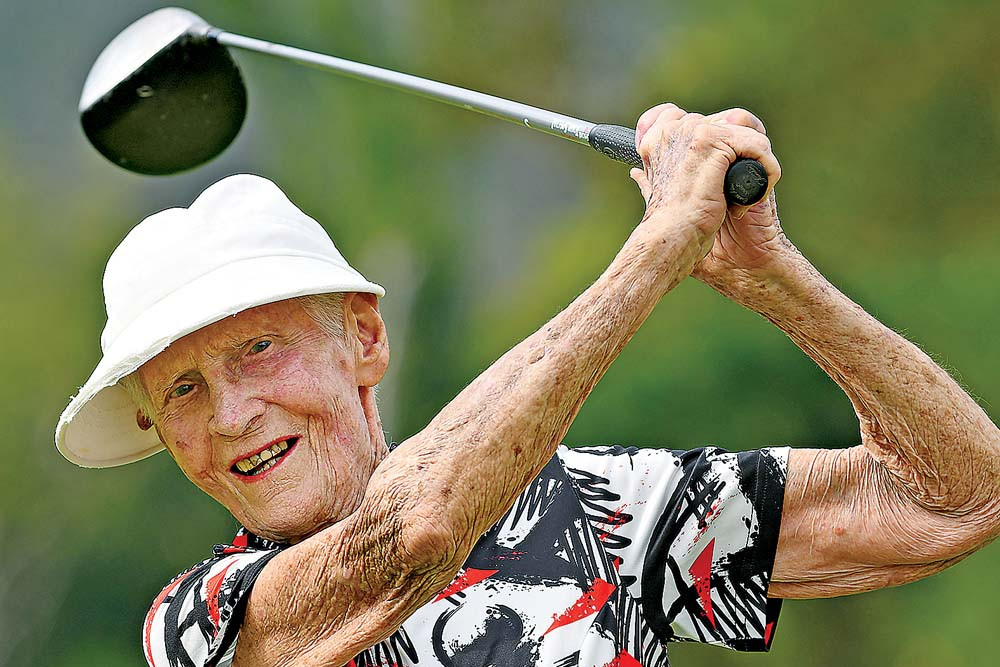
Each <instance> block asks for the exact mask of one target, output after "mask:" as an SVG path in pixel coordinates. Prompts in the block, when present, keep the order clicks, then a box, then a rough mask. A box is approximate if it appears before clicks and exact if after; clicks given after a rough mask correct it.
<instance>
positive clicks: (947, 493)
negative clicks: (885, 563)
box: [740, 253, 1000, 514]
mask: <svg viewBox="0 0 1000 667" xmlns="http://www.w3.org/2000/svg"><path fill="white" fill-rule="evenodd" d="M773 275H774V277H772V278H771V279H769V280H761V281H759V282H758V284H757V285H753V286H751V285H744V289H742V290H741V291H740V294H741V295H743V296H742V298H740V301H741V303H743V304H744V305H746V306H747V307H749V308H751V309H753V310H755V311H756V312H758V313H760V314H761V315H763V316H764V317H766V318H767V319H768V320H770V321H771V322H773V323H774V324H775V325H777V326H778V327H779V328H781V329H782V330H783V331H784V332H785V333H786V334H788V336H789V337H790V338H791V339H792V340H793V341H794V342H795V344H796V345H798V346H799V347H800V348H801V349H802V350H803V351H804V352H805V353H806V354H808V355H809V356H810V357H811V358H812V359H813V360H814V361H815V362H816V363H817V364H819V366H820V367H822V368H823V370H825V371H826V372H827V373H828V374H829V375H830V377H831V378H833V380H834V381H835V382H836V383H837V384H838V385H839V386H840V387H841V389H843V390H844V392H845V393H846V394H847V396H848V397H849V398H850V400H851V403H852V404H853V406H854V409H855V411H856V413H857V415H858V418H859V421H860V424H861V435H862V444H863V445H864V446H865V447H866V448H867V449H868V451H869V452H870V453H871V454H872V455H873V456H874V457H875V458H876V459H877V461H878V462H880V463H881V464H882V465H883V466H884V467H885V469H886V470H887V471H888V472H889V473H890V477H891V479H892V480H893V481H894V483H895V484H897V485H898V486H899V488H901V489H902V490H903V491H905V493H906V495H908V496H909V497H910V498H911V499H912V500H913V501H915V502H916V503H918V504H919V505H920V506H922V507H924V508H926V509H929V510H932V511H935V512H945V513H951V514H963V513H967V512H971V511H975V510H982V509H983V508H992V507H995V506H997V505H998V504H1000V430H998V429H997V427H996V426H995V425H994V424H993V422H992V421H991V420H990V418H989V417H988V416H987V415H986V413H985V412H984V411H983V410H982V409H981V408H980V407H979V406H978V405H977V404H976V402H975V401H974V400H973V399H972V398H971V397H970V396H969V395H968V394H967V393H966V392H965V391H963V390H962V388H961V387H959V385H958V384H957V383H956V382H955V381H954V380H953V379H952V378H951V377H949V375H948V374H947V373H946V372H945V371H944V370H943V369H942V368H940V367H939V366H938V365H937V364H935V363H934V362H933V361H932V360H931V359H930V358H929V357H928V356H927V355H926V354H924V353H923V352H921V351H920V350H919V349H918V348H917V347H916V346H915V345H913V344H912V343H910V342H908V341H906V340H905V339H904V338H903V337H902V336H900V335H898V334H897V333H895V332H893V331H892V330H890V329H888V328H887V327H885V326H883V325H882V324H881V323H879V322H878V321H877V320H876V319H875V318H873V317H872V316H871V315H869V314H868V313H866V312H865V311H864V310H863V309H862V308H861V307H860V306H858V305H857V304H855V303H853V302H852V301H851V300H850V299H848V298H847V297H846V296H844V295H843V294H841V293H840V292H839V291H838V290H837V289H836V288H834V287H833V285H831V284H830V283H829V282H828V281H827V280H826V279H825V278H823V277H822V275H820V274H819V272H818V271H816V270H815V268H813V267H812V266H811V265H810V264H809V263H808V262H807V261H806V260H805V259H804V258H803V257H802V256H801V255H798V254H797V253H788V254H787V255H786V261H785V262H784V263H783V264H782V268H781V270H780V271H777V272H775V273H774V274H773Z"/></svg>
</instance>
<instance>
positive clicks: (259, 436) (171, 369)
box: [139, 295, 388, 542]
mask: <svg viewBox="0 0 1000 667" xmlns="http://www.w3.org/2000/svg"><path fill="white" fill-rule="evenodd" d="M345 311H347V312H346V313H345V317H346V319H347V322H346V325H347V328H348V331H349V332H350V333H351V335H350V336H347V337H345V338H344V339H338V338H335V337H333V336H331V335H330V334H328V333H327V332H325V331H323V330H322V329H320V327H319V326H318V325H317V323H316V322H315V321H314V320H313V319H312V318H311V317H310V316H309V314H308V313H307V312H306V311H305V310H304V309H303V308H302V307H301V306H300V305H299V304H298V303H297V302H295V301H280V302H277V303H272V304H267V305H264V306H259V307H257V308H251V309H249V310H245V311H243V312H241V313H239V314H238V315H236V316H234V317H228V318H226V319H224V320H220V321H219V322H216V323H214V324H212V325H209V326H207V327H205V328H203V329H200V330H198V331H196V332H194V333H191V334H188V335H187V336H184V337H183V338H181V339H180V340H178V341H176V342H175V343H173V344H172V345H170V346H169V347H168V348H167V349H166V350H164V351H163V352H161V353H160V354H158V355H157V356H156V357H155V358H153V359H152V360H150V361H148V362H147V363H145V364H144V365H143V366H142V367H141V369H140V371H139V374H140V378H141V380H142V383H143V386H144V387H145V388H146V391H147V393H148V394H149V396H150V397H151V398H152V401H153V407H154V412H155V414H154V415H153V417H154V422H155V424H156V428H157V431H158V433H159V435H160V438H161V440H162V441H163V442H164V443H165V444H166V447H167V450H168V451H169V452H170V455H171V456H172V457H173V458H174V460H175V461H176V462H177V465H178V466H179V467H180V468H181V470H182V471H184V474H185V475H186V476H187V477H188V479H190V480H191V481H192V482H193V483H194V484H195V485H196V486H197V487H198V488H199V489H201V490H202V491H204V492H205V493H207V494H208V495H210V496H211V497H212V498H214V499H215V500H217V501H218V502H219V503H221V504H222V505H223V506H225V507H226V509H228V510H229V511H230V512H231V513H232V514H233V516H234V517H236V519H237V520H238V521H240V523H242V524H243V525H244V526H246V527H247V528H248V529H249V530H251V531H253V532H254V533H256V534H258V535H261V536H264V537H267V538H270V539H275V540H282V541H292V542H296V541H299V540H301V539H302V538H304V537H306V536H308V535H310V534H312V533H314V532H315V531H316V530H317V529H319V528H321V527H323V526H327V525H330V524H332V523H334V522H336V521H339V520H340V519H343V518H344V517H345V516H347V515H349V514H350V513H351V512H353V511H354V510H355V509H356V508H357V506H358V504H359V503H360V502H361V498H362V496H363V495H364V492H365V488H366V487H367V485H368V480H369V479H370V478H371V475H372V472H373V471H374V469H375V467H376V466H377V465H378V463H379V461H381V459H382V458H384V456H385V454H386V444H385V439H384V436H383V434H382V430H381V427H380V425H379V420H378V413H377V411H376V409H375V404H374V397H373V394H372V389H371V388H372V387H373V386H374V385H375V383H377V382H378V380H379V379H381V377H382V374H383V373H384V372H385V367H386V364H387V362H388V344H387V343H386V340H385V328H384V325H383V324H382V321H381V318H380V317H379V315H378V309H377V302H376V301H375V298H374V297H373V296H371V295H347V298H345ZM359 334H360V335H359ZM290 436H298V437H299V440H298V442H297V444H296V445H295V447H294V448H293V449H292V450H291V451H290V452H289V453H288V454H287V455H286V456H285V457H284V459H283V460H282V461H281V462H280V463H279V465H277V466H275V467H274V468H273V469H272V470H270V471H268V472H267V473H266V474H265V475H263V476H262V477H261V479H254V478H249V477H245V476H241V475H239V474H237V473H236V472H234V471H233V470H231V465H232V463H233V461H234V460H237V459H240V458H243V457H245V456H248V455H250V454H253V453H255V452H257V451H258V450H260V449H261V448H262V447H264V446H265V445H267V444H268V443H272V442H275V441H278V440H283V439H285V438H288V437H290Z"/></svg>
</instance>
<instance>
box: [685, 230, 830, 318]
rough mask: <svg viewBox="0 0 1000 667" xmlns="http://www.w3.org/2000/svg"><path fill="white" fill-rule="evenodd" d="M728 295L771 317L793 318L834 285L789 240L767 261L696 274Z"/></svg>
mask: <svg viewBox="0 0 1000 667" xmlns="http://www.w3.org/2000/svg"><path fill="white" fill-rule="evenodd" d="M697 277H698V279H699V280H701V281H702V282H705V283H706V284H708V285H709V286H710V287H712V288H713V289H715V290H716V291H718V292H719V293H721V294H722V295H723V296H725V297H726V298H728V299H730V300H732V301H735V302H736V303H738V304H740V305H742V306H744V307H746V308H749V309H750V310H753V311H754V312H757V313H759V314H761V315H763V316H765V317H767V318H768V319H770V320H772V321H774V320H780V319H783V318H793V317H795V316H797V314H801V312H800V311H801V310H802V309H804V308H807V307H808V306H809V305H810V304H815V303H816V301H817V299H820V298H821V297H823V296H824V295H828V294H829V292H830V291H831V290H832V291H835V288H833V286H832V285H831V284H830V283H829V281H827V279H826V278H824V277H823V275H822V274H821V273H820V272H819V271H817V270H816V268H815V267H814V266H813V265H812V264H811V263H810V262H809V260H807V259H806V258H805V257H804V256H803V255H802V254H801V253H800V252H799V251H798V250H797V249H796V248H795V247H794V246H792V245H791V244H790V243H789V244H787V247H785V248H783V249H782V250H781V251H779V252H776V253H774V254H773V255H772V256H771V258H770V259H769V261H768V262H767V263H766V264H762V265H760V266H757V267H755V268H753V269H732V270H730V271H727V272H726V274H725V275H724V276H718V275H703V274H697Z"/></svg>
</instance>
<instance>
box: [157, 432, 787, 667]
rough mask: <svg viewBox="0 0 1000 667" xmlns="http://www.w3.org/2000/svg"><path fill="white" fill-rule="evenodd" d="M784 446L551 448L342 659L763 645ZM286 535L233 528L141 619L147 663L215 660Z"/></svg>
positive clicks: (404, 662)
mask: <svg viewBox="0 0 1000 667" xmlns="http://www.w3.org/2000/svg"><path fill="white" fill-rule="evenodd" d="M787 459H788V449H787V448H778V449H763V450H757V451H751V452H739V453H729V452H726V451H723V450H721V449H718V448H714V447H706V448H703V449H694V450H689V451H669V450H657V449H636V448H623V447H617V446H613V447H584V448H576V449H567V448H565V447H560V448H559V450H558V452H557V454H556V455H555V456H554V457H553V458H552V459H551V460H550V461H549V463H548V464H547V465H546V466H545V468H544V469H543V470H542V472H541V473H540V474H539V475H538V477H537V478H535V480H534V481H532V482H531V484H529V485H528V487H527V488H526V489H525V490H524V492H523V493H522V494H521V495H520V496H519V497H518V499H517V500H516V501H515V503H514V505H513V507H511V509H510V510H509V511H508V512H507V514H506V515H505V516H504V517H503V519H501V520H500V521H499V522H498V523H497V524H496V525H494V526H493V527H492V528H491V529H490V530H489V531H488V532H487V533H486V534H485V535H483V537H482V538H481V539H480V540H479V541H478V542H477V544H476V545H475V547H474V548H473V550H472V553H471V554H470V555H469V558H468V559H467V560H466V562H465V563H464V566H463V567H462V569H461V570H460V571H459V572H458V575H457V576H456V577H455V579H454V581H452V583H451V584H449V585H448V586H447V587H446V588H445V589H444V590H443V591H441V592H440V593H439V594H438V595H437V596H436V597H435V598H434V599H432V600H431V601H430V602H428V603H426V604H425V605H424V606H423V607H421V608H420V609H418V610H417V611H416V612H415V613H414V614H413V615H412V616H411V617H410V618H409V619H407V620H406V621H405V622H404V623H403V625H402V626H401V627H400V628H399V630H397V631H396V632H395V633H393V634H392V635H391V636H390V637H389V638H388V639H387V640H385V641H383V642H381V643H379V644H377V645H375V646H372V647H371V648H368V649H366V650H365V651H363V652H362V653H360V654H359V655H357V656H356V657H355V658H354V660H353V661H352V662H351V663H350V664H351V665H353V667H374V666H376V665H378V666H384V667H389V666H394V667H404V666H408V665H417V666H419V667H486V666H489V665H493V666H495V667H501V666H502V667H522V666H523V667H527V666H529V665H545V666H547V667H549V666H550V667H639V666H643V667H667V665H668V664H669V662H668V659H667V644H668V643H669V642H671V641H698V642H704V643H709V644H716V645H719V646H725V647H728V648H733V649H738V650H745V651H762V650H767V648H768V647H769V646H770V643H771V639H772V637H773V633H774V626H775V623H776V621H777V617H778V612H779V610H780V605H781V601H780V600H777V599H769V598H768V597H767V587H768V583H769V581H770V576H771V570H772V567H773V563H774V553H775V549H776V546H777V541H778V528H779V525H780V521H781V508H782V501H783V498H784V486H785V471H786V467H787ZM286 546H287V545H283V544H278V543H274V542H269V541H267V540H264V539H262V538H259V537H257V536H255V535H252V534H251V533H249V532H247V531H246V530H245V529H240V531H239V532H238V533H237V535H236V538H235V540H234V541H233V543H232V544H229V545H217V546H216V547H215V550H214V553H213V555H212V557H211V558H209V559H207V560H205V561H203V562H201V563H199V564H198V565H196V566H194V567H193V568H191V569H189V570H188V571H186V572H184V573H182V574H181V575H179V576H177V577H175V578H174V579H173V581H171V582H170V583H169V584H168V585H167V586H166V588H164V589H163V591H162V592H161V593H160V594H159V596H157V598H156V600H155V601H154V602H153V606H152V608H151V609H150V610H149V614H148V615H147V617H146V622H145V624H144V627H143V647H144V650H145V654H146V660H147V661H148V662H149V664H150V665H151V666H152V667H195V666H197V667H202V666H208V665H212V666H215V667H225V666H227V665H229V664H230V663H231V661H232V656H233V653H234V652H235V647H236V641H237V635H238V632H239V625H240V621H241V618H242V614H243V610H244V607H245V605H246V602H247V599H248V597H249V594H250V589H251V587H252V585H253V582H254V580H255V579H256V577H257V576H258V575H259V574H260V572H261V570H262V569H263V568H264V566H265V565H266V563H267V562H268V560H269V559H270V558H272V557H273V556H275V555H276V554H277V553H279V552H280V550H281V549H283V548H285V547H286Z"/></svg>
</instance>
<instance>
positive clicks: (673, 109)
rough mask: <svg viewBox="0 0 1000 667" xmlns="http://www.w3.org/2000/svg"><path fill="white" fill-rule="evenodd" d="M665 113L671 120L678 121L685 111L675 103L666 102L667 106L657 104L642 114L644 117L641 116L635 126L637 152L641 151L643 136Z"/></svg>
mask: <svg viewBox="0 0 1000 667" xmlns="http://www.w3.org/2000/svg"><path fill="white" fill-rule="evenodd" d="M663 113H667V114H669V115H668V118H670V119H677V118H680V117H682V116H683V115H684V109H681V108H680V107H679V106H677V105H676V104H674V103H673V102H666V103H665V104H657V105H656V106H655V107H652V108H650V109H646V110H645V111H644V112H643V113H642V115H641V116H639V120H638V122H636V124H635V148H636V150H638V149H639V142H641V141H642V136H643V135H644V134H646V130H648V129H649V128H650V127H651V126H652V125H653V123H655V122H656V119H657V118H658V117H659V116H660V114H663Z"/></svg>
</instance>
